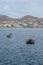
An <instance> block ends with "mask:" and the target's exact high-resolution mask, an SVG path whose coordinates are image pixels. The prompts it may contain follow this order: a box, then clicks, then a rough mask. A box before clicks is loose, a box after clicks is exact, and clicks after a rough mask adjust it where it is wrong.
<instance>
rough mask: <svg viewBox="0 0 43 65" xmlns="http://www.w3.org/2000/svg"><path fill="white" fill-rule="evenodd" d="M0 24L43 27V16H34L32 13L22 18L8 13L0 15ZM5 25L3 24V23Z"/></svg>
mask: <svg viewBox="0 0 43 65" xmlns="http://www.w3.org/2000/svg"><path fill="white" fill-rule="evenodd" d="M0 22H1V24H0V26H1V25H2V24H3V23H4V24H7V25H8V24H9V25H11V23H12V25H13V26H21V27H43V18H38V17H34V16H31V15H26V16H23V17H21V18H18V19H17V18H16V19H15V18H11V17H9V16H6V15H0ZM9 22H10V23H9ZM2 26H3V25H2Z"/></svg>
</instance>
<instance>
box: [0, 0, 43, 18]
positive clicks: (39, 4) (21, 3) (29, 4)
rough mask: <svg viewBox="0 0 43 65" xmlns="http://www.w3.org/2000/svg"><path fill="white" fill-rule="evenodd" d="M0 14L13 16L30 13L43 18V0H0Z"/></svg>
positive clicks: (18, 16)
mask: <svg viewBox="0 0 43 65" xmlns="http://www.w3.org/2000/svg"><path fill="white" fill-rule="evenodd" d="M0 15H7V16H10V17H13V18H20V17H22V16H25V15H32V16H36V17H42V18H43V0H0Z"/></svg>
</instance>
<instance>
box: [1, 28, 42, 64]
mask: <svg viewBox="0 0 43 65" xmlns="http://www.w3.org/2000/svg"><path fill="white" fill-rule="evenodd" d="M8 32H12V34H13V35H12V37H11V38H7V37H6V35H7V33H8ZM28 38H34V39H35V44H34V45H30V44H28V45H27V44H26V39H28ZM0 65H43V29H39V28H36V29H35V28H23V29H22V28H2V29H1V28H0Z"/></svg>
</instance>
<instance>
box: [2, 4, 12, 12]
mask: <svg viewBox="0 0 43 65" xmlns="http://www.w3.org/2000/svg"><path fill="white" fill-rule="evenodd" d="M2 9H3V10H5V11H9V10H10V9H11V8H10V6H8V5H5V6H3V8H2Z"/></svg>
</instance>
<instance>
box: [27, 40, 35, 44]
mask: <svg viewBox="0 0 43 65" xmlns="http://www.w3.org/2000/svg"><path fill="white" fill-rule="evenodd" d="M34 43H35V41H34V40H33V39H27V40H26V44H34Z"/></svg>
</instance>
